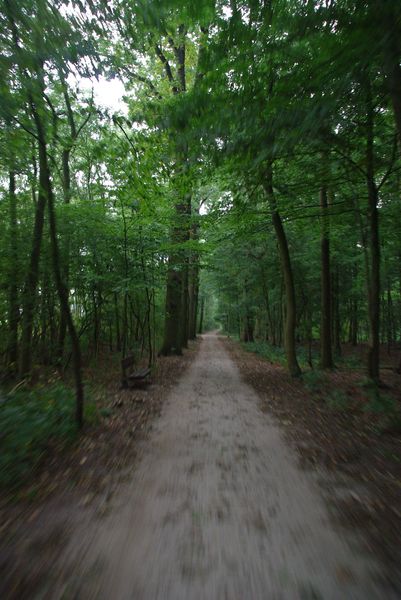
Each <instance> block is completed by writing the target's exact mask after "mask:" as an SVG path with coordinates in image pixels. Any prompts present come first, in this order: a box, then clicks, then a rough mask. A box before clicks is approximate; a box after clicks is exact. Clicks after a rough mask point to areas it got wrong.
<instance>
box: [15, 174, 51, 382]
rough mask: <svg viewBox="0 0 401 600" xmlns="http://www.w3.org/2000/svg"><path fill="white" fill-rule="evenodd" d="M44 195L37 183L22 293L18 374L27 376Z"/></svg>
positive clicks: (30, 355)
mask: <svg viewBox="0 0 401 600" xmlns="http://www.w3.org/2000/svg"><path fill="white" fill-rule="evenodd" d="M45 208H46V195H45V193H44V192H43V189H42V188H41V182H39V193H38V199H37V202H36V206H35V222H34V228H33V236H32V247H31V255H30V259H29V267H28V273H27V277H26V281H25V285H24V292H23V313H22V338H21V365H20V373H21V376H22V377H24V376H26V375H28V374H29V372H30V370H31V365H32V331H33V320H34V313H35V307H36V300H37V298H36V296H37V286H38V280H39V261H40V251H41V246H42V237H43V225H44V219H45Z"/></svg>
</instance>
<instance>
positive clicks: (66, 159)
mask: <svg viewBox="0 0 401 600" xmlns="http://www.w3.org/2000/svg"><path fill="white" fill-rule="evenodd" d="M70 153H71V150H70V148H65V149H64V150H63V152H62V168H63V196H64V203H65V204H69V203H70V198H71V173H70ZM64 246H65V247H64V257H63V259H64V260H63V265H64V266H63V279H64V281H65V285H66V287H67V290H68V294H69V281H70V235H69V233H68V234H67V236H66V239H65V245H64ZM66 332H67V323H66V320H65V317H64V314H63V313H61V318H60V330H59V338H58V352H57V353H58V357H59V360H60V361H61V360H62V357H63V351H64V343H65V335H66Z"/></svg>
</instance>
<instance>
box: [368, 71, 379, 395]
mask: <svg viewBox="0 0 401 600" xmlns="http://www.w3.org/2000/svg"><path fill="white" fill-rule="evenodd" d="M366 94H367V99H366V109H367V111H366V112H367V114H366V125H367V132H366V133H367V137H366V184H367V191H368V222H369V246H370V286H369V298H368V304H369V345H368V376H369V378H370V379H372V380H373V381H375V382H377V383H378V382H379V381H380V242H379V212H378V208H377V204H378V191H377V186H376V183H375V173H374V147H373V144H374V109H373V100H372V91H371V86H370V82H368V83H367V88H366Z"/></svg>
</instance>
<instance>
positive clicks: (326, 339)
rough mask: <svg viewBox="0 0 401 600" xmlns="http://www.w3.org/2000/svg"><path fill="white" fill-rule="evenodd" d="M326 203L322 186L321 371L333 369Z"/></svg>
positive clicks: (324, 189) (325, 194)
mask: <svg viewBox="0 0 401 600" xmlns="http://www.w3.org/2000/svg"><path fill="white" fill-rule="evenodd" d="M327 209H328V201H327V188H326V186H325V185H323V186H322V187H321V189H320V211H321V237H320V257H321V296H320V305H321V326H320V366H321V367H322V369H331V368H332V367H333V355H332V343H331V316H332V310H331V271H330V238H329V223H328V218H329V217H328V214H327Z"/></svg>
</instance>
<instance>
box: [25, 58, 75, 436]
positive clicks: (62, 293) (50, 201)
mask: <svg viewBox="0 0 401 600" xmlns="http://www.w3.org/2000/svg"><path fill="white" fill-rule="evenodd" d="M38 81H39V87H40V93H41V96H38V99H37V101H38V102H39V108H40V109H41V110H38V107H37V103H36V102H32V103H31V111H32V115H33V118H34V121H35V125H36V131H37V135H38V142H39V180H40V193H39V195H43V196H44V199H45V200H44V204H46V203H47V207H48V215H49V229H50V245H51V256H52V263H53V270H54V277H55V281H56V287H57V292H58V296H59V301H60V308H61V312H62V313H63V314H64V318H65V320H66V323H67V330H68V333H69V336H70V339H71V347H72V359H73V370H74V379H75V394H76V410H75V419H76V423H77V426H78V428H79V429H80V428H81V427H82V425H83V408H84V389H83V383H82V359H81V347H80V341H79V336H78V333H77V330H76V328H75V325H74V321H73V318H72V314H71V308H70V304H69V300H68V290H67V288H66V286H65V283H64V282H63V278H62V271H61V265H60V252H59V247H58V240H57V227H56V214H55V209H54V197H53V189H52V183H51V179H50V170H49V165H48V160H47V144H46V134H45V128H44V124H43V122H42V114H44V107H43V102H42V99H43V93H44V83H43V76H42V65H41V66H40V72H39V73H38Z"/></svg>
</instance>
